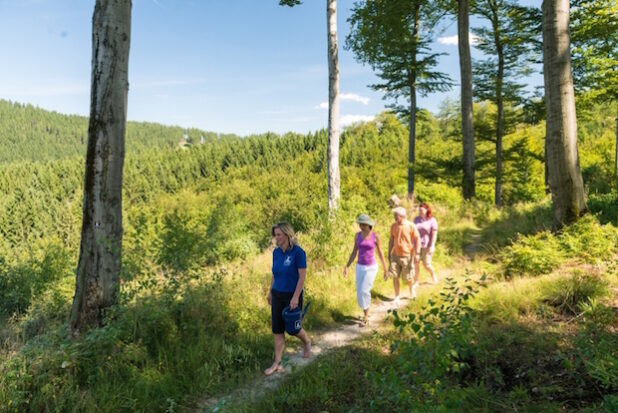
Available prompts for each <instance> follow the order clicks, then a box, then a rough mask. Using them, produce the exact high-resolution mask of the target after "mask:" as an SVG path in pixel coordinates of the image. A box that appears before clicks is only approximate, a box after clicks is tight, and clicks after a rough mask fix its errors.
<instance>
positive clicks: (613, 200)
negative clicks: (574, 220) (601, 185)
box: [587, 191, 618, 226]
mask: <svg viewBox="0 0 618 413" xmlns="http://www.w3.org/2000/svg"><path fill="white" fill-rule="evenodd" d="M587 204H588V209H589V210H590V212H592V213H594V214H598V217H599V221H601V223H608V222H609V223H613V224H614V226H618V192H617V191H613V192H609V193H606V194H590V195H588V202H587Z"/></svg>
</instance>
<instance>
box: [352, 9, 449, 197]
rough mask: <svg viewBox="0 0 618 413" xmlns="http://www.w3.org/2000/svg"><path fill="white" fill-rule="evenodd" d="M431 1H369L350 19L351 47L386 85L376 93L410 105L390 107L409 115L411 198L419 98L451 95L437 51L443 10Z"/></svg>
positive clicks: (353, 12)
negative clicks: (437, 31)
mask: <svg viewBox="0 0 618 413" xmlns="http://www.w3.org/2000/svg"><path fill="white" fill-rule="evenodd" d="M434 6H435V5H433V3H432V2H430V1H428V0H368V1H366V2H364V3H356V4H355V5H354V8H353V9H352V16H351V17H350V19H349V22H350V24H351V26H352V27H351V30H350V34H349V35H348V37H347V39H346V47H347V48H348V49H350V50H352V51H353V52H354V54H355V56H356V58H357V59H358V60H359V61H361V62H363V63H366V64H369V65H370V66H371V67H372V68H373V70H375V71H376V72H377V75H378V77H379V78H380V79H382V80H383V82H382V83H379V84H375V85H370V87H371V88H373V89H376V90H380V91H383V92H385V94H384V98H385V99H390V98H394V99H395V100H397V99H398V98H403V99H405V100H407V103H408V104H407V106H400V105H398V104H396V103H395V104H393V105H390V107H392V108H394V109H395V110H396V111H397V112H398V113H399V114H402V115H404V116H409V138H408V197H409V198H413V197H414V167H415V161H416V159H415V139H416V129H415V128H416V111H417V105H416V99H417V94H420V95H421V96H426V95H427V94H429V93H432V92H442V91H446V90H449V89H450V88H451V86H452V82H451V80H450V78H449V77H448V75H446V74H444V73H441V72H438V71H435V67H436V66H437V64H438V58H439V56H440V55H441V53H432V52H431V47H430V43H431V35H432V30H433V28H434V27H435V25H436V23H437V21H438V19H439V18H440V17H441V10H440V9H439V8H436V7H434Z"/></svg>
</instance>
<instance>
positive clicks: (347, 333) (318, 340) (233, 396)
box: [195, 265, 458, 412]
mask: <svg viewBox="0 0 618 413" xmlns="http://www.w3.org/2000/svg"><path fill="white" fill-rule="evenodd" d="M457 267H458V266H457V265H455V266H453V267H450V268H443V269H441V270H438V271H437V275H438V279H439V280H440V281H439V282H438V284H437V285H434V284H432V283H430V282H428V281H421V282H420V283H419V284H420V285H419V288H418V292H419V294H423V295H424V294H431V295H434V294H437V292H438V291H439V290H440V286H441V284H442V282H443V280H444V279H445V278H446V277H450V276H452V275H453V273H454V272H455V271H456V268H457ZM421 275H422V276H424V277H425V278H427V277H428V273H427V272H426V271H425V270H424V269H422V270H421ZM401 287H402V288H401V300H400V301H399V303H398V304H395V302H394V301H393V300H392V299H391V298H388V297H385V296H382V295H378V296H372V305H371V311H370V315H369V320H368V322H367V325H365V326H362V325H361V322H360V319H350V321H348V322H344V323H338V324H336V325H334V326H333V327H331V328H329V329H327V330H323V331H317V332H308V334H309V337H310V338H311V340H312V347H311V356H310V357H308V358H303V357H302V346H300V345H298V346H296V344H297V343H296V342H298V344H300V341H299V340H296V339H292V338H290V337H289V336H286V349H285V353H284V355H283V364H284V366H285V369H284V370H283V371H282V372H279V373H275V374H273V375H271V376H264V375H260V376H258V377H256V378H255V379H253V380H251V381H249V382H248V383H246V384H245V385H243V386H241V387H238V388H234V389H233V390H232V391H231V392H230V393H227V394H220V395H217V396H215V397H210V398H207V399H204V400H202V401H201V402H200V403H199V405H198V407H197V409H196V410H195V411H196V412H217V411H221V410H224V407H225V405H226V404H228V403H229V402H230V401H232V400H237V399H239V398H240V399H248V400H251V401H254V400H259V399H260V398H261V397H262V396H263V395H264V394H265V393H266V392H267V391H268V390H271V389H276V388H277V387H279V385H280V384H281V383H282V381H283V380H284V379H285V378H286V377H288V376H289V375H290V374H292V372H296V371H298V369H300V368H303V367H305V366H306V365H308V364H311V363H312V362H313V361H314V360H316V359H317V358H318V357H320V356H321V355H322V354H325V353H327V352H329V351H331V350H333V349H336V348H339V347H343V346H346V345H348V344H350V343H352V342H353V341H355V340H357V339H359V338H361V337H364V336H366V335H368V334H371V333H373V332H374V331H377V330H378V329H379V328H380V327H381V326H382V325H383V324H384V322H385V320H386V318H387V317H388V310H389V309H396V308H402V307H405V306H406V305H407V304H409V303H411V299H410V297H409V296H408V287H407V284H405V283H404V284H403V285H402V286H401ZM360 313H361V311H360V309H359V314H360ZM290 344H291V346H290ZM292 346H293V347H292Z"/></svg>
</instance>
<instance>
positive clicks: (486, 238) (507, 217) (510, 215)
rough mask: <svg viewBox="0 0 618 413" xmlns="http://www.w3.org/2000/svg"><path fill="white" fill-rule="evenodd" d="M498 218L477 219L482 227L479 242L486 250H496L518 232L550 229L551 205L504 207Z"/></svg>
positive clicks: (511, 240) (507, 243)
mask: <svg viewBox="0 0 618 413" xmlns="http://www.w3.org/2000/svg"><path fill="white" fill-rule="evenodd" d="M501 215H502V216H501V217H500V219H497V220H491V221H486V220H484V219H483V218H482V217H481V218H479V219H477V221H478V222H477V225H478V226H479V227H480V228H482V230H481V233H480V240H479V244H480V245H481V248H484V249H485V250H486V251H489V252H492V251H497V250H499V249H500V248H502V247H504V246H507V245H510V244H511V243H512V242H513V241H514V240H515V239H516V238H517V235H518V234H522V235H531V234H535V233H537V232H540V231H544V230H547V229H550V228H551V226H552V220H553V211H552V209H551V205H549V204H543V205H536V206H534V207H533V208H531V209H522V208H518V207H504V208H503V212H502V214H501Z"/></svg>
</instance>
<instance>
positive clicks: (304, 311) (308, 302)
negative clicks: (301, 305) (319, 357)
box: [301, 301, 311, 319]
mask: <svg viewBox="0 0 618 413" xmlns="http://www.w3.org/2000/svg"><path fill="white" fill-rule="evenodd" d="M309 304H311V302H310V301H307V305H306V306H305V309H304V310H303V315H302V316H301V319H303V318H305V313H306V312H307V309H308V308H309Z"/></svg>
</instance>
